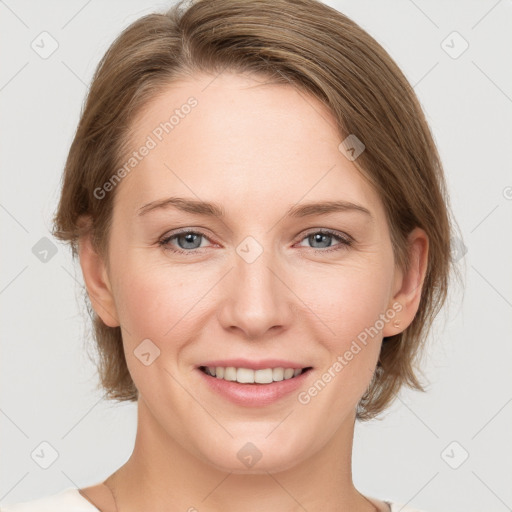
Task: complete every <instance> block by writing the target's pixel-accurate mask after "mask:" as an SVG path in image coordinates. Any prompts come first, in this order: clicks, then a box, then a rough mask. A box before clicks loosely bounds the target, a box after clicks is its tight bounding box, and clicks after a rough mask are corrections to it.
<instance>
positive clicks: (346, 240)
mask: <svg viewBox="0 0 512 512" xmlns="http://www.w3.org/2000/svg"><path fill="white" fill-rule="evenodd" d="M188 234H193V235H201V236H203V237H204V238H206V239H208V240H209V237H208V236H207V235H206V234H205V233H203V232H202V231H193V230H186V229H185V230H183V231H179V232H177V233H173V234H172V235H170V236H166V237H164V238H162V239H160V240H159V241H158V245H159V246H160V247H162V248H163V249H164V250H166V251H171V252H174V253H177V254H187V255H194V254H197V251H198V250H199V248H197V249H190V250H188V251H187V250H184V249H176V248H174V247H172V246H171V245H170V244H169V242H170V241H171V240H173V239H174V238H176V237H178V236H180V235H188ZM316 234H322V235H331V236H332V237H334V238H336V239H337V240H338V241H339V242H340V243H339V244H337V245H335V246H333V247H328V248H325V249H315V248H312V250H313V251H316V252H323V253H325V252H333V251H339V250H342V249H347V248H349V247H351V246H352V244H353V243H354V239H353V238H352V237H350V236H348V235H345V236H342V235H341V234H339V233H338V232H337V231H333V230H330V229H319V230H316V231H310V232H308V233H306V234H305V235H304V236H303V237H302V238H301V239H300V240H299V242H302V241H303V240H304V239H305V238H307V237H309V236H311V235H316Z"/></svg>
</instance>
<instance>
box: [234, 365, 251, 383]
mask: <svg viewBox="0 0 512 512" xmlns="http://www.w3.org/2000/svg"><path fill="white" fill-rule="evenodd" d="M236 380H237V381H238V382H240V383H241V384H254V370H251V369H249V368H238V370H237V371H236Z"/></svg>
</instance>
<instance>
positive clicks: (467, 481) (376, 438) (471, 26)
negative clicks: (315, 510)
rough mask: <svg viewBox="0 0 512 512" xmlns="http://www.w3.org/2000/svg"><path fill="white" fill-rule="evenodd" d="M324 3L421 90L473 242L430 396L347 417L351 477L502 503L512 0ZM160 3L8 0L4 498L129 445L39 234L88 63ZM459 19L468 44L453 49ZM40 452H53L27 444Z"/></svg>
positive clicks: (430, 362) (417, 498) (421, 494)
mask: <svg viewBox="0 0 512 512" xmlns="http://www.w3.org/2000/svg"><path fill="white" fill-rule="evenodd" d="M326 3H328V4H329V5H331V6H333V7H335V8H337V9H339V10H340V11H342V12H344V13H345V14H347V15H348V16H349V17H351V18H352V19H354V20H355V21H356V22H358V23H359V24H360V25H361V26H362V27H363V28H365V29H366V30H367V31H368V32H369V33H370V34H371V35H372V36H373V37H375V38H376V39H377V41H379V42H380V43H381V44H382V45H383V46H384V47H385V48H386V50H388V52H389V53H390V54H391V56H392V57H393V58H394V59H395V60H396V62H397V63H398V65H399V66H400V67H401V68H402V70H403V71H404V73H405V74H406V76H407V77H408V79H409V80H410V82H411V83H412V84H413V85H414V87H415V90H416V93H417V94H418V96H419V98H420V101H421V103H422V106H423V108H424V110H425V112H426V115H427V119H428V121H429V123H430V125H431V127H432V130H433V133H434V136H435V140H436V142H437V144H438V147H439V151H440V153H441V157H442V159H443V163H444V166H445V171H446V175H447V180H448V185H449V190H450V194H451V198H452V203H453V210H454V213H455V216H456V218H457V221H458V223H459V226H460V228H461V233H462V237H463V241H461V243H463V244H464V247H465V249H464V248H463V247H462V245H461V248H462V250H461V253H460V254H461V256H462V257H461V258H460V260H459V264H460V265H461V269H462V271H463V272H465V275H466V282H465V291H464V293H462V290H460V289H456V290H454V292H453V293H452V298H451V300H450V303H451V306H450V308H449V309H447V310H446V311H445V313H443V314H442V315H441V316H440V317H439V319H438V321H437V322H436V324H435V329H434V331H433V333H432V336H431V339H430V342H429V350H428V352H427V354H426V357H425V360H424V365H425V366H424V368H425V370H424V373H425V376H426V378H427V379H428V380H429V381H430V386H429V388H428V392H427V393H423V394H422V393H414V392H410V391H407V390H404V391H403V392H402V393H401V394H400V396H399V398H398V399H397V401H396V402H395V404H394V405H393V407H391V409H389V410H388V411H387V412H386V413H385V414H384V415H383V416H382V417H381V418H382V419H380V420H374V421H372V422H370V423H367V424H360V425H357V427H356V435H355V442H354V455H353V465H354V466H353V477H354V482H355V485H356V486H357V487H358V489H359V490H360V491H361V492H363V493H366V494H368V495H370V496H375V497H378V498H381V499H391V500H393V501H398V502H403V503H409V505H414V506H416V507H418V508H421V509H425V510H426V511H428V512H442V511H460V512H462V511H480V510H482V511H483V510H485V511H486V512H488V511H490V510H494V511H498V512H499V511H502V510H503V511H505V510H512V508H511V507H512V489H511V486H510V482H511V481H512V479H511V477H512V461H511V457H510V454H511V445H512V442H511V441H512V440H511V436H510V432H511V431H512V429H511V428H510V427H511V419H512V404H511V401H512V386H511V378H510V375H511V366H512V357H511V355H512V354H511V353H512V343H511V340H510V332H511V327H512V315H511V308H512V279H511V273H512V272H511V266H510V261H511V260H512V258H511V256H512V254H511V253H512V247H511V246H512V244H511V236H510V231H511V230H510V225H511V223H510V220H511V209H512V200H511V198H512V188H511V187H512V176H511V161H512V158H511V153H510V145H511V141H512V122H511V121H512V119H511V112H512V66H511V65H510V64H511V49H512V31H511V30H510V26H511V21H512V4H511V2H510V0H501V1H495V0H493V1H467V0H465V1H450V2H448V1H440V0H438V1H432V0H431V1H426V0H423V1H420V0H415V1H412V0H400V1H390V0H388V1H382V2H377V1H368V0H365V1H361V0H359V1H357V2H356V1H355V0H350V1H330V2H326ZM169 5H170V2H160V3H157V2H149V1H135V0H131V1H120V0H116V1H109V2H100V1H98V0H92V1H91V0H89V1H83V0H80V1H67V2H64V1H61V2H50V1H46V2H35V1H32V2H28V1H21V0H18V1H15V0H6V1H0V48H1V51H2V54H1V66H0V102H1V115H0V125H1V135H2V136H1V138H0V145H1V146H0V154H1V156H2V160H1V188H0V226H1V244H2V245H1V248H2V250H1V267H0V315H1V317H0V325H1V333H2V338H1V350H2V352H1V354H2V357H1V368H0V379H1V408H0V425H1V431H0V432H1V437H0V441H1V448H0V449H1V456H0V461H1V467H0V478H1V481H0V503H4V504H7V503H14V502H17V501H24V500H29V499H35V498H37V497H40V496H43V495H48V494H53V493H56V492H58V491H60V490H63V489H64V488H67V487H84V486H86V485H92V484H94V483H98V482H100V481H101V480H103V479H104V478H105V477H106V476H107V475H109V474H110V473H112V472H113V471H114V470H115V469H117V468H118V467H119V466H120V465H122V464H123V463H124V462H125V460H126V459H127V458H128V457H129V455H130V453H131V450H132V447H133V442H134V437H135V428H136V405H135V404H114V403H108V402H106V401H104V400H103V399H102V392H101V391H100V390H99V389H97V388H96V385H97V380H96V376H95V368H94V365H93V364H92V362H91V361H90V359H89V357H88V355H87V346H88V345H87V343H86V342H85V341H84V340H85V338H86V337H87V336H88V333H87V325H88V322H87V317H86V313H85V311H84V309H83V306H82V298H81V297H82V295H81V294H82V291H81V283H82V277H81V273H80V269H79V267H78V264H77V263H73V261H72V260H71V256H70V252H69V250H68V249H67V248H65V247H64V246H62V245H59V244H57V242H55V244H54V245H55V247H56V248H57V252H56V254H54V255H52V253H51V252H49V253H47V255H46V259H47V261H46V262H45V261H41V259H40V258H43V259H44V256H43V255H44V252H41V251H44V249H45V247H44V245H36V244H38V243H39V244H44V242H40V240H41V238H43V237H45V236H47V237H48V238H51V235H50V234H49V229H50V227H51V219H52V215H53V212H54V210H55V207H56V204H57V199H58V193H59V182H60V176H61V172H62V169H63V165H64V161H65V158H66V154H67V150H68V149H69V145H70V143H71V140H72V137H73V134H74V130H75V128H76V124H77V121H78V116H79V112H80V108H81V104H82V101H83V99H84V95H85V93H86V90H87V85H88V83H89V82H90V79H91V77H92V73H93V71H94V69H95V66H96V64H97V62H98V61H99V59H100V58H101V56H102V55H103V53H104V52H105V50H106V49H107V47H108V46H109V44H110V43H111V42H112V40H113V39H114V37H115V36H117V35H118V34H119V32H120V31H121V30H122V29H123V28H125V27H126V26H127V25H128V24H130V23H131V22H133V21H134V20H135V19H136V18H138V17H140V16H142V15H143V14H146V13H149V12H153V11H163V10H164V9H165V8H166V7H168V6H169ZM43 31H47V32H48V33H49V34H51V37H52V38H53V39H54V40H55V41H57V43H58V48H57V49H56V51H55V52H54V53H53V54H52V55H50V56H49V57H47V58H42V57H41V56H40V55H39V54H38V53H36V51H35V50H34V49H33V48H32V47H31V44H32V42H33V41H34V40H35V41H36V43H37V41H40V38H38V37H39V35H40V34H41V32H43ZM453 31H457V32H458V33H459V34H460V35H461V36H462V37H463V38H464V39H465V40H466V41H467V42H468V44H469V47H468V49H467V50H466V51H465V52H464V53H462V54H461V55H460V56H458V57H457V58H453V52H457V51H458V50H459V49H461V48H462V46H461V44H462V40H460V39H457V37H458V36H453V35H452V36H450V37H449V38H448V40H446V38H447V36H449V35H450V34H451V33H452V32H453ZM46 37H47V36H46ZM454 37H455V39H454ZM444 40H446V42H445V43H443V41H444ZM452 41H453V42H452ZM50 44H51V41H50V39H47V40H46V43H45V48H46V49H48V48H50V47H51V46H50ZM449 46H451V47H452V48H451V50H450V49H449V48H448V47H449ZM446 50H448V51H451V52H452V56H450V55H449V54H448V53H447V51H446ZM34 246H36V249H34V251H33V248H34ZM51 247H52V245H51V244H50V245H49V248H50V249H51ZM466 251H467V252H466ZM38 255H39V257H38ZM506 433H507V434H506ZM454 441H455V444H451V443H453V442H454ZM43 442H46V443H49V444H50V445H51V447H52V448H50V447H48V446H47V445H42V446H41V443H43ZM447 447H448V448H447ZM41 449H43V451H44V453H45V457H46V459H45V460H43V459H44V457H43V458H39V459H38V458H37V457H36V456H35V455H31V454H34V452H35V453H41ZM52 450H55V454H56V455H57V458H56V460H55V461H54V462H53V463H52V464H51V465H49V467H48V468H47V469H44V468H42V467H41V464H43V465H44V464H50V462H51V454H52V453H53V452H52ZM466 453H467V454H468V455H469V456H468V458H467V460H465V461H464V462H463V463H462V464H461V461H462V460H463V458H464V457H465V455H466ZM36 460H37V462H36ZM455 466H458V467H457V468H456V469H455V468H454V467H455Z"/></svg>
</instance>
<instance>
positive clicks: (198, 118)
mask: <svg viewBox="0 0 512 512" xmlns="http://www.w3.org/2000/svg"><path fill="white" fill-rule="evenodd" d="M190 97H193V98H194V99H195V101H190V100H189V98H190ZM187 102H188V104H189V105H192V103H194V102H195V104H194V106H191V108H185V107H184V105H186V104H187ZM176 109H178V114H177V115H176V117H175V119H174V124H173V126H172V129H169V126H167V130H168V133H166V131H165V129H163V128H162V126H165V124H164V125H161V124H160V123H165V122H166V121H168V120H169V117H170V116H171V114H172V113H173V112H174V111H175V110H176ZM158 127H160V130H158V129H157V128H158ZM148 137H149V138H148ZM159 138H160V139H161V140H159ZM150 139H151V141H153V143H152V142H151V141H150ZM132 142H133V149H134V151H139V148H141V147H142V146H143V145H146V147H150V146H151V147H150V149H149V150H148V151H139V157H140V159H139V157H137V158H138V163H137V165H136V166H135V167H134V168H133V169H132V170H130V172H129V173H127V175H126V176H125V177H124V178H123V179H122V181H121V183H119V184H118V185H117V186H116V190H115V201H114V213H113V219H112V227H111V234H110V240H109V270H108V279H107V282H108V293H111V301H110V302H109V300H107V299H106V298H105V300H104V301H103V306H97V307H96V308H95V309H96V311H97V312H98V314H99V315H100V316H101V317H102V318H103V320H104V321H105V323H107V324H109V325H111V326H115V325H119V324H120V325H121V327H122V334H123V343H124V348H125V354H126V359H127V364H128V367H129V370H130V373H131V375H132V378H133V380H134V382H135V384H136V386H137V388H138V390H139V400H142V401H143V402H144V404H145V407H147V410H148V411H150V414H151V416H152V418H151V421H153V422H156V423H157V424H158V425H159V428H161V429H162V430H163V431H164V432H165V433H166V434H167V435H168V436H170V437H171V438H173V439H174V440H176V442H178V443H179V444H180V445H181V446H183V447H185V448H186V449H187V450H188V451H189V452H190V453H193V454H194V455H196V456H197V457H198V458H199V459H201V460H203V461H205V462H207V463H209V464H211V465H213V466H215V467H218V468H222V469H223V470H229V471H235V472H244V471H246V472H251V470H250V469H249V468H248V467H244V466H243V464H241V462H240V460H241V459H240V453H243V451H242V452H240V450H241V449H242V448H243V447H245V448H243V449H245V450H249V451H251V450H254V452H255V453H256V450H255V448H254V447H256V449H257V450H258V451H259V452H260V453H261V454H262V458H261V460H260V461H259V462H258V465H257V469H258V471H265V470H267V471H268V470H272V471H276V470H278V469H285V468H288V467H290V466H292V465H293V464H295V463H297V461H300V460H306V459H308V458H309V457H312V456H313V454H315V453H317V452H319V451H320V450H322V448H325V447H326V446H327V445H328V443H329V442H330V441H332V439H333V438H334V437H335V436H336V435H337V433H338V432H340V429H343V428H346V426H347V425H349V424H350V423H352V424H353V420H354V414H355V408H356V406H357V403H358V402H359V400H360V398H361V396H362V395H363V394H364V392H365V390H366V389H367V387H368V385H369V383H370V381H371V378H372V376H373V373H374V370H375V366H376V363H377V359H378V356H379V351H380V347H381V342H382V337H383V336H385V335H391V334H395V333H396V332H399V331H398V330H397V329H395V330H393V329H394V328H393V327H392V323H393V322H392V319H393V318H394V319H396V318H398V316H399V313H398V310H399V309H400V307H401V306H400V303H399V300H398V301H397V297H399V295H398V292H399V289H400V286H401V283H402V274H401V273H400V272H399V271H398V270H397V269H395V263H394V258H393V252H392V247H391V242H390V232H389V228H388V225H387V222H386V219H385V214H384V209H383V205H382V203H381V200H380V198H379V196H378V194H377V192H375V191H374V190H373V189H372V188H371V187H370V185H369V184H368V183H367V182H366V181H364V179H363V178H362V177H361V175H360V174H359V171H358V170H357V169H356V167H355V166H354V164H353V162H351V161H349V160H348V159H347V158H346V157H345V156H344V154H342V153H341V152H340V150H339V149H338V146H339V145H340V142H341V139H340V137H339V135H338V134H337V132H336V130H335V124H334V119H333V118H332V116H331V114H330V113H329V111H328V110H327V109H326V108H325V107H324V106H323V105H322V104H321V103H320V102H319V101H317V100H316V99H315V98H313V97H310V96H306V95H305V94H303V93H299V92H297V91H296V90H295V89H293V88H292V87H290V86H287V85H265V84H263V83H262V81H261V79H257V78H254V77H252V78H251V77H248V76H242V75H236V74H227V73H225V74H222V75H220V76H219V77H217V78H216V79H215V80H214V81H213V82H212V77H211V76H202V75H197V76H196V77H195V78H194V79H193V80H192V79H191V80H189V81H182V82H176V83H174V84H172V86H170V87H169V89H168V90H166V91H165V93H163V94H161V95H159V96H158V97H156V98H154V100H153V101H152V102H151V103H150V104H148V105H147V107H146V108H145V109H144V112H143V114H141V115H139V117H138V118H137V119H136V121H135V122H134V125H133V133H132ZM141 153H146V155H145V156H141ZM108 193H113V192H112V191H110V192H108ZM169 198H182V201H176V200H175V201H174V202H167V203H165V201H166V200H168V199H169ZM162 201H164V203H163V206H162V205H160V206H158V202H162ZM187 201H189V202H194V203H196V206H195V207H192V206H191V203H187ZM200 202H208V203H214V205H216V207H217V208H218V209H219V210H221V211H222V212H223V215H222V216H217V215H212V214H211V213H212V212H211V211H210V210H211V208H210V209H209V208H207V207H205V206H202V207H201V208H198V207H197V204H199V203H200ZM334 202H337V203H338V204H340V202H345V203H346V204H349V207H345V208H338V209H332V210H329V209H327V208H324V209H323V210H322V208H315V207H307V205H310V204H313V203H330V204H331V205H332V204H334ZM350 205H352V206H350ZM354 205H357V206H356V207H354ZM289 210H292V212H290V211H289ZM365 210H366V211H365ZM217 213H219V212H217ZM107 311H109V313H108V314H107ZM365 333H366V335H365ZM363 340H365V341H363ZM356 347H359V350H358V349H357V348H356ZM349 353H351V354H352V357H350V354H349ZM142 354H144V355H142ZM231 359H244V360H247V361H248V362H253V363H257V362H261V361H263V360H269V359H274V360H283V361H285V362H286V363H283V366H287V365H289V366H292V365H293V366H292V367H300V368H311V369H310V370H309V371H307V372H305V373H304V374H302V375H301V376H300V382H299V381H298V382H299V384H298V385H297V384H295V383H294V385H293V386H295V387H293V386H291V387H290V386H289V387H288V388H286V390H285V391H286V392H284V394H283V395H282V396H277V395H275V394H273V393H274V391H261V392H259V394H258V395H257V396H256V397H254V396H253V397H252V398H251V399H247V397H245V398H244V397H238V399H236V398H233V397H231V398H229V397H228V396H227V395H226V394H225V393H224V392H220V391H218V390H216V389H214V388H213V387H212V386H211V385H210V383H211V380H214V378H213V377H209V376H206V375H205V374H204V373H203V372H202V371H201V370H200V369H198V367H199V366H203V365H205V363H206V362H212V361H220V360H231ZM143 361H144V362H143ZM237 366H238V365H237ZM268 366H270V367H271V368H273V367H275V366H281V364H271V363H268V361H267V366H265V368H266V367H268ZM277 373H279V371H277ZM267 375H268V372H267ZM272 375H273V372H272ZM329 376H330V378H329ZM209 379H211V380H209ZM215 380H219V379H217V378H216V379H215ZM290 381H291V379H288V380H286V381H285V383H284V384H288V383H289V382H290ZM222 386H224V387H223V388H222V389H227V388H229V387H230V386H231V388H230V389H232V387H233V386H237V389H238V388H239V387H240V386H251V388H252V389H254V388H255V387H258V388H259V389H260V390H262V389H263V388H264V387H265V386H274V389H277V387H276V385H275V384H271V385H267V384H253V385H250V384H238V385H237V384H233V383H231V384H227V385H224V384H222ZM280 386H281V388H283V389H284V387H283V383H281V384H280ZM281 388H280V389H281ZM268 389H270V387H269V388H268ZM315 390H316V391H315ZM228 391H229V390H228ZM251 392H252V391H251ZM265 393H266V395H265V396H264V397H263V398H262V395H263V394H265ZM276 393H277V392H276ZM249 394H250V393H249ZM292 413H293V414H292ZM148 421H149V420H148ZM277 425H279V426H278V428H276V426H277ZM269 433H271V434H269ZM212 439H215V440H216V442H212ZM248 442H250V443H252V445H254V447H253V446H249V447H248V445H246V443H248ZM258 471H254V472H258Z"/></svg>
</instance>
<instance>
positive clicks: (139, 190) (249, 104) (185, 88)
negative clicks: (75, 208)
mask: <svg viewBox="0 0 512 512" xmlns="http://www.w3.org/2000/svg"><path fill="white" fill-rule="evenodd" d="M130 141H131V146H130V148H131V151H136V152H139V156H138V158H137V163H136V165H134V166H133V169H132V170H130V172H129V173H127V176H126V177H125V178H123V181H122V182H121V183H120V185H119V186H118V189H117V191H116V203H119V204H121V203H122V205H123V208H124V207H127V208H130V209H131V210H135V209H137V208H139V207H140V206H142V205H143V204H146V203H148V202H150V201H154V200H156V199H162V198H164V197H166V196H173V195H180V196H188V197H195V198H196V199H198V198H200V199H204V200H211V201H215V202H218V203H221V204H223V205H224V209H225V210H226V214H227V215H229V214H230V210H233V213H234V212H235V211H237V210H238V211H239V210H240V208H244V207H245V208H246V209H247V208H249V207H257V208H258V209H257V211H256V210H255V211H254V213H255V214H257V215H261V214H262V210H261V207H262V205H265V206H266V207H268V208H270V207H272V208H274V207H275V208H277V207H278V206H279V205H280V204H283V205H286V207H288V206H290V205H292V204H296V203H298V202H300V201H302V200H304V201H307V202H309V201H314V200H326V201H327V200H330V201H335V200H339V199H343V200H346V201H353V202H355V203H359V204H361V203H363V204H366V205H367V206H368V207H369V209H371V210H372V211H375V215H376V216H379V215H380V214H382V213H383V209H382V205H381V204H380V199H379V197H378V195H377V193H376V192H375V191H374V190H373V188H372V187H370V185H369V184H368V183H367V182H366V181H365V180H364V179H363V177H362V176H361V175H360V171H359V170H358V169H357V168H356V166H355V165H354V164H353V163H352V162H351V161H349V160H348V159H347V158H346V157H345V156H344V155H343V154H342V153H341V152H340V150H339V149H338V147H339V145H340V142H341V137H340V135H339V133H338V131H337V129H336V121H335V119H334V117H333V115H332V113H331V112H330V111H329V109H328V108H327V107H326V106H325V105H323V104H322V103H321V102H320V101H319V100H317V99H316V98H315V97H313V96H311V95H308V94H305V93H303V92H301V91H298V90H297V89H295V88H293V87H291V86H290V85H282V84H268V83H265V79H263V78H259V77H254V76H247V75H239V74H233V73H224V74H221V75H219V76H217V77H214V76H210V75H197V76H195V77H194V78H189V79H187V80H181V81H177V82H174V83H173V84H170V85H169V87H168V88H166V89H165V90H164V91H162V92H161V93H159V94H158V96H155V97H154V98H153V99H152V100H151V101H150V102H149V103H148V104H147V105H145V108H144V109H143V111H142V112H141V113H140V114H139V115H138V116H137V118H136V119H135V120H134V121H133V124H132V126H131V136H130ZM144 146H145V147H147V148H149V149H148V150H146V151H144V153H145V156H143V157H141V156H140V153H141V151H139V150H141V149H142V148H143V147H144ZM128 158H129V155H127V156H126V159H125V161H124V162H123V163H126V161H127V159H128Z"/></svg>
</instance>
